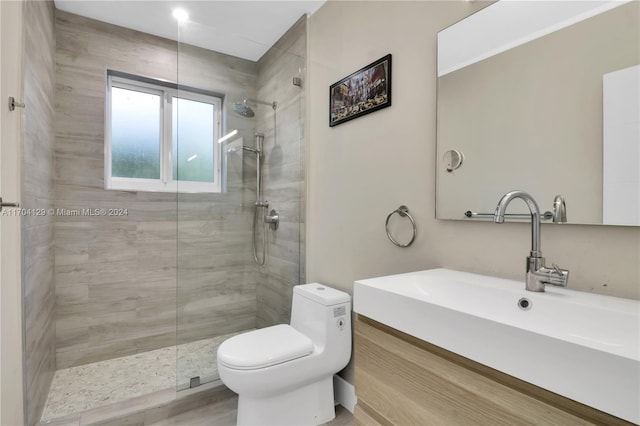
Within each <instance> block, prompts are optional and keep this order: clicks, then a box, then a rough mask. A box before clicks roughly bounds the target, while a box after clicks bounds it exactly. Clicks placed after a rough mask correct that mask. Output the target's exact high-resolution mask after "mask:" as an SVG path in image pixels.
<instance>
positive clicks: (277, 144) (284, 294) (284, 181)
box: [257, 16, 307, 327]
mask: <svg viewBox="0 0 640 426" xmlns="http://www.w3.org/2000/svg"><path fill="white" fill-rule="evenodd" d="M306 25H307V18H306V16H303V17H302V18H300V19H299V20H298V22H297V23H296V24H295V25H294V26H293V27H291V29H289V31H287V33H285V35H283V36H282V37H281V38H280V40H278V42H277V43H276V44H275V45H274V46H273V47H272V48H271V49H270V50H269V51H268V52H267V53H266V54H265V55H264V56H263V57H262V58H260V60H259V61H258V98H259V99H260V100H263V101H267V102H271V101H276V102H277V104H278V107H277V110H276V112H275V118H276V120H275V123H276V124H275V133H274V112H273V110H272V109H271V108H269V107H264V106H261V107H259V108H258V111H257V112H258V114H257V117H258V123H257V130H258V131H260V132H263V133H264V134H265V142H264V148H265V161H264V169H263V177H264V190H263V192H264V198H265V199H266V200H268V201H269V210H271V209H276V210H277V211H278V213H279V215H280V226H279V228H278V230H276V231H272V230H270V229H269V230H267V233H268V240H267V241H268V246H267V262H266V264H265V266H264V267H262V268H260V282H259V285H258V288H257V294H258V301H259V302H260V303H258V313H257V314H258V327H265V326H269V325H273V324H277V323H286V322H288V321H289V316H290V311H291V297H292V291H293V286H294V285H297V284H302V283H304V282H305V273H304V256H305V253H304V217H305V216H304V205H305V204H304V191H305V185H304V181H305V175H304V158H305V139H304V131H305V116H306V112H305V105H306V103H305V102H306V100H305V97H304V93H305V91H304V83H305V81H304V80H305V76H306V49H307V40H306V31H307V29H306ZM294 77H299V78H301V79H302V87H298V86H294V85H293V83H292V81H293V78H294Z"/></svg>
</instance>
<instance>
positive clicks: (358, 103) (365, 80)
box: [329, 54, 391, 127]
mask: <svg viewBox="0 0 640 426" xmlns="http://www.w3.org/2000/svg"><path fill="white" fill-rule="evenodd" d="M388 106H391V54H389V55H387V56H384V57H382V58H380V59H378V60H377V61H375V62H373V63H371V64H369V65H367V66H366V67H364V68H362V69H359V70H358V71H356V72H354V73H353V74H351V75H350V76H348V77H345V78H343V79H342V80H340V81H338V82H337V83H334V84H332V85H331V86H330V87H329V126H331V127H333V126H337V125H338V124H342V123H344V122H345V121H349V120H353V119H354V118H358V117H360V116H361V115H365V114H369V113H371V112H373V111H377V110H379V109H382V108H386V107H388Z"/></svg>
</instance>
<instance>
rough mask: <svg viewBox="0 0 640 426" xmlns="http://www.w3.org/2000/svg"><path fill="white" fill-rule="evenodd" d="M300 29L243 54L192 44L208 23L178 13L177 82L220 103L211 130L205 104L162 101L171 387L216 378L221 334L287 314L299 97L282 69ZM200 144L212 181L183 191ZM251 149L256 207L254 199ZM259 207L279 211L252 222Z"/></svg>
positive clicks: (297, 197) (195, 174)
mask: <svg viewBox="0 0 640 426" xmlns="http://www.w3.org/2000/svg"><path fill="white" fill-rule="evenodd" d="M203 18H204V17H203ZM195 19H196V20H197V19H200V17H195ZM305 31H306V18H305V19H301V20H300V21H299V22H298V23H296V24H295V25H294V27H292V29H291V30H290V31H289V32H288V33H287V34H285V36H283V38H282V39H281V40H280V41H278V42H277V43H276V44H275V45H273V46H266V45H265V46H262V47H263V48H264V49H263V50H264V52H265V53H264V54H262V56H261V57H260V58H258V59H256V58H249V59H244V58H240V57H238V56H233V55H229V54H226V53H224V51H225V50H226V49H225V46H222V47H214V46H209V48H203V47H196V46H194V44H195V40H198V39H200V40H202V39H213V38H215V35H216V32H215V29H214V28H210V27H207V26H206V25H203V24H200V23H198V22H195V21H194V20H193V19H192V20H191V21H189V22H186V23H183V24H182V25H181V31H180V42H179V49H178V85H179V87H180V88H181V89H182V90H183V91H187V90H194V89H195V90H196V91H198V92H199V93H204V94H206V95H215V96H218V97H219V98H220V99H221V104H220V109H221V111H220V114H219V118H220V125H219V126H218V134H215V132H214V136H213V140H211V134H210V133H209V131H208V129H209V128H210V125H209V124H208V123H209V121H210V120H211V114H210V112H211V111H209V110H207V108H206V107H203V106H201V105H197V104H192V103H188V102H182V99H180V100H178V102H176V103H174V108H176V109H177V119H176V120H174V123H173V124H174V128H175V129H174V131H175V135H176V136H175V139H174V147H173V158H174V160H173V165H174V174H175V176H177V177H178V181H177V186H178V193H177V212H178V213H177V241H178V243H177V281H178V284H177V305H176V311H177V341H178V348H177V351H178V355H177V385H178V388H179V389H185V388H189V387H195V386H197V385H199V384H203V383H207V382H211V381H214V380H218V378H219V377H218V373H217V366H216V364H217V362H216V352H217V348H218V346H219V345H220V343H221V342H222V341H224V340H225V339H227V338H229V337H230V336H233V335H235V334H238V333H242V332H246V331H248V330H253V329H256V328H260V327H264V326H269V325H273V324H276V323H287V322H288V321H289V313H290V310H291V292H292V287H293V286H294V285H297V284H298V283H300V282H302V281H304V274H303V268H302V267H301V259H302V258H303V255H302V248H303V245H304V244H303V241H302V238H301V235H302V234H301V230H302V229H303V228H304V220H303V218H304V212H303V204H304V200H303V188H304V182H303V177H304V172H303V157H304V138H303V134H304V123H303V117H304V116H305V114H304V104H305V102H304V91H303V90H302V89H301V88H300V87H299V86H294V85H293V84H292V79H293V77H302V76H303V74H304V65H305V62H306V59H305V54H306V44H305V43H306V34H305ZM203 34H204V35H207V34H208V37H203ZM237 37H238V38H242V36H240V35H239V36H237ZM244 42H245V43H246V42H247V40H246V39H244ZM249 43H251V44H253V45H254V46H255V45H256V44H262V43H261V42H249ZM181 97H182V96H181V94H180V91H179V93H178V98H181ZM274 102H275V108H274V107H273V106H274ZM239 112H241V113H239ZM214 116H215V114H214ZM234 131H235V132H234ZM260 135H263V136H260ZM221 139H222V141H220V140H221ZM261 143H262V147H261V146H260V144H261ZM216 149H217V151H216ZM216 153H218V154H217V155H218V158H217V159H216V157H215V156H216ZM200 155H203V156H208V155H213V157H212V158H213V164H214V167H219V171H220V173H219V179H220V180H221V181H222V185H221V186H220V190H219V191H218V192H198V191H189V189H190V187H189V186H188V185H187V183H189V182H186V181H185V180H197V179H200V178H202V179H205V176H206V177H207V178H208V176H210V175H209V174H208V173H209V172H208V171H207V172H206V173H203V172H201V170H197V171H192V170H190V169H189V168H190V167H191V163H192V162H193V161H196V159H198V158H200ZM194 156H197V157H195V158H194ZM190 158H191V159H192V160H191V162H190V161H189V159H190ZM258 159H259V161H260V166H261V167H260V168H261V176H260V178H261V181H262V192H263V195H262V197H261V198H262V200H266V201H268V207H267V206H263V207H261V206H256V200H258V197H259V194H257V188H258V184H257V181H258V167H257V161H258ZM214 176H216V174H215V173H214ZM183 177H184V179H183ZM214 179H215V178H214ZM271 209H275V210H277V211H278V213H279V214H280V218H281V221H280V226H279V228H278V229H277V230H272V229H270V228H269V227H268V226H264V216H265V215H266V214H267V213H268V212H269V211H270V210H271ZM263 242H264V253H265V262H264V265H259V263H257V262H256V261H255V260H254V252H257V254H258V257H259V260H260V259H261V258H262V250H263V248H262V244H263Z"/></svg>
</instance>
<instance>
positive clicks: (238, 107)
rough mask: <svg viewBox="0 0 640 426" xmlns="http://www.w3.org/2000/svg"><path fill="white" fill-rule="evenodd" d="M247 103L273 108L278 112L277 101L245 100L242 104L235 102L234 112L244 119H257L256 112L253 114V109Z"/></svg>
mask: <svg viewBox="0 0 640 426" xmlns="http://www.w3.org/2000/svg"><path fill="white" fill-rule="evenodd" d="M247 102H253V103H254V104H260V105H269V106H270V107H271V108H273V110H274V111H275V110H276V107H277V106H278V104H276V102H275V101H273V102H265V101H261V100H259V99H244V100H243V101H242V102H234V103H233V111H234V112H235V113H236V114H240V115H241V116H243V117H248V118H250V117H255V115H256V114H255V112H253V110H252V109H251V107H250V106H249V105H247Z"/></svg>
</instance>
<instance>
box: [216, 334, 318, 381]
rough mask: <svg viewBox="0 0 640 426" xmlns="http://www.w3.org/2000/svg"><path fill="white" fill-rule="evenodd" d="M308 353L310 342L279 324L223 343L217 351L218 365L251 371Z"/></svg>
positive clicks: (305, 337)
mask: <svg viewBox="0 0 640 426" xmlns="http://www.w3.org/2000/svg"><path fill="white" fill-rule="evenodd" d="M311 352H313V343H312V342H311V339H309V338H308V337H307V336H305V335H304V334H302V333H300V332H299V331H298V330H296V329H294V328H293V327H291V326H289V325H286V324H280V325H274V326H272V327H267V328H262V329H259V330H254V331H250V332H248V333H243V334H239V335H237V336H233V337H231V338H229V339H227V340H225V341H224V342H222V344H221V345H220V347H219V348H218V362H220V363H222V364H223V365H226V366H227V367H229V368H233V369H236V370H255V369H259V368H265V367H269V366H271V365H275V364H281V363H283V362H287V361H291V360H293V359H296V358H301V357H303V356H307V355H309V354H310V353H311Z"/></svg>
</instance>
